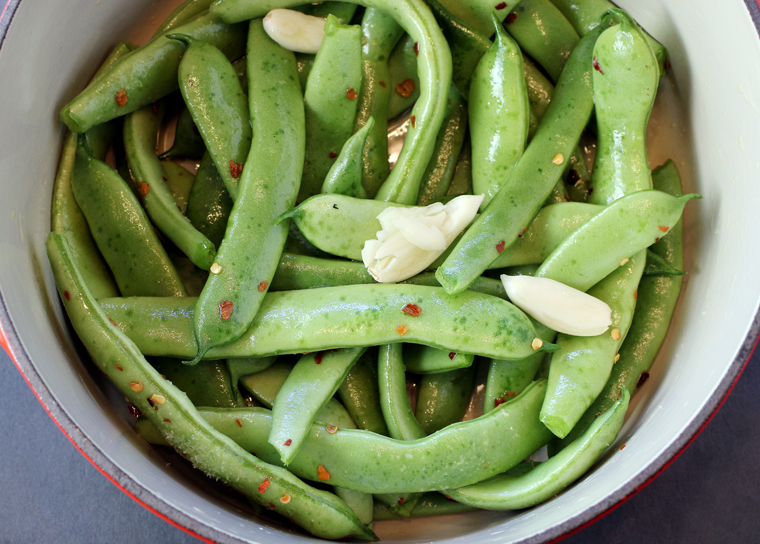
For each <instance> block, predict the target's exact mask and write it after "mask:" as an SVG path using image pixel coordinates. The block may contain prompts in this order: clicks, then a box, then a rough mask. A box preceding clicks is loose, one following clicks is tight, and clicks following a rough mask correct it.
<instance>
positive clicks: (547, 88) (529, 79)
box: [523, 54, 554, 119]
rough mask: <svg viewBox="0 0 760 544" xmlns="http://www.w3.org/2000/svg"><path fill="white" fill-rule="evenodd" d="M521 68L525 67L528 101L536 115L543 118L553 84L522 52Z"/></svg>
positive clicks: (552, 93) (550, 97)
mask: <svg viewBox="0 0 760 544" xmlns="http://www.w3.org/2000/svg"><path fill="white" fill-rule="evenodd" d="M523 68H524V69H525V85H526V89H527V92H528V102H529V103H530V107H531V109H532V110H533V113H535V114H536V117H538V118H539V119H543V117H544V114H545V113H546V109H547V108H548V107H549V103H550V102H551V101H552V96H553V95H554V85H552V83H551V82H550V81H549V80H548V79H546V76H545V75H544V74H542V73H541V70H539V69H538V68H536V66H535V64H533V61H531V60H530V59H529V58H528V57H526V56H525V54H523Z"/></svg>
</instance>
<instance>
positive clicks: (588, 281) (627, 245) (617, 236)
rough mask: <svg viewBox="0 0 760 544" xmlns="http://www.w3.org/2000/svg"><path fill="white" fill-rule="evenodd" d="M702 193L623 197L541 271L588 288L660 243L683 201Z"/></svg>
mask: <svg viewBox="0 0 760 544" xmlns="http://www.w3.org/2000/svg"><path fill="white" fill-rule="evenodd" d="M698 196H699V195H694V194H690V195H684V196H682V197H678V198H676V197H672V196H670V195H669V194H667V193H663V192H661V191H651V190H650V191H637V192H633V193H631V194H628V195H627V196H624V197H622V198H620V199H618V200H616V201H615V202H613V203H612V204H610V205H609V206H607V207H606V208H605V209H604V210H602V211H601V212H599V213H598V214H596V215H595V216H594V217H592V218H591V219H589V220H588V221H587V222H586V223H584V224H583V225H581V226H580V227H579V228H578V229H577V230H576V231H575V232H573V233H572V234H571V235H570V236H568V237H567V238H566V239H565V240H564V241H563V242H562V243H561V244H560V245H559V246H557V248H556V249H555V250H554V251H553V252H552V254H551V255H549V257H547V259H546V260H545V261H544V263H543V264H542V265H541V267H540V268H539V269H538V272H537V273H536V275H537V276H538V277H542V278H551V279H553V280H556V281H559V282H561V283H564V284H565V285H569V286H570V287H573V288H575V289H579V290H581V291H586V290H588V289H589V288H590V287H591V286H592V285H595V284H596V283H598V282H599V281H600V280H601V279H602V278H604V277H606V276H607V275H608V274H609V273H610V272H612V271H613V270H615V269H616V268H618V267H620V266H621V265H623V264H625V262H626V259H628V257H630V256H631V255H633V254H635V253H638V252H639V251H641V250H643V249H646V248H647V247H649V246H650V245H652V244H654V243H655V242H657V241H658V240H659V239H660V237H662V236H665V235H666V233H667V232H668V231H669V230H670V229H671V228H672V227H673V225H675V224H676V223H677V222H678V220H679V218H680V217H681V214H682V213H683V209H684V206H685V205H686V203H687V202H688V201H689V200H691V199H692V198H696V197H698Z"/></svg>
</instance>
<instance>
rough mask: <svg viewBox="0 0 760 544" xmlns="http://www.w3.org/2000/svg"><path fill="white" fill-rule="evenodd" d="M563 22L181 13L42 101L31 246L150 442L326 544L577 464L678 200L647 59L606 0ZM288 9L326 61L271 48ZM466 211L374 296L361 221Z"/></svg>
mask: <svg viewBox="0 0 760 544" xmlns="http://www.w3.org/2000/svg"><path fill="white" fill-rule="evenodd" d="M570 4H571V3H570V2H566V1H564V0H521V1H518V0H509V1H506V2H501V3H499V4H497V5H494V4H493V2H490V1H489V2H486V1H485V0H346V2H324V3H320V4H318V5H310V4H306V3H305V2H304V0H216V1H211V0H186V1H185V2H184V3H182V4H181V5H180V6H179V7H178V8H177V9H176V10H175V11H174V12H172V14H171V15H170V16H169V18H167V19H166V21H164V22H163V23H162V24H161V26H160V27H159V28H158V29H157V30H156V32H155V34H154V35H153V37H152V38H151V39H150V40H149V41H148V42H147V43H145V44H144V45H142V46H140V47H138V46H135V45H132V44H127V43H121V44H119V45H117V46H116V48H115V49H114V50H113V52H112V53H111V54H110V55H109V56H108V58H107V59H106V60H105V62H104V63H103V66H102V67H101V68H100V70H98V72H97V73H96V75H95V76H94V78H93V80H92V82H91V83H90V84H89V85H88V86H87V87H86V88H85V89H84V90H83V91H82V92H81V93H80V94H79V95H77V96H76V97H75V98H74V99H73V100H72V101H71V102H70V103H69V104H67V105H66V106H65V107H64V108H63V109H62V111H61V120H62V121H63V122H64V123H65V124H66V125H67V127H68V128H69V129H70V132H69V133H67V135H66V137H65V142H64V147H63V153H62V156H61V160H60V166H59V171H58V175H57V177H56V180H55V188H54V197H53V209H52V232H51V234H50V235H49V237H48V241H47V250H48V256H49V260H50V263H51V267H52V270H53V274H54V276H55V279H56V283H57V286H58V291H59V294H60V297H61V300H62V303H63V306H64V308H65V309H66V311H67V313H68V315H69V319H70V320H71V323H72V326H73V328H74V330H75V331H76V332H77V334H78V335H79V336H80V338H81V340H82V342H83V344H84V346H85V348H86V349H87V351H88V353H89V354H90V356H91V358H92V360H93V361H94V363H95V364H96V366H97V367H98V368H99V369H100V370H102V371H103V373H105V374H106V375H107V376H108V377H109V378H110V379H111V380H112V381H113V382H114V384H115V385H116V387H117V388H118V389H119V391H120V392H122V393H123V394H124V395H125V396H126V398H127V400H128V401H129V402H130V403H131V407H130V408H131V411H132V412H133V413H137V414H138V415H139V414H141V415H140V417H139V418H138V419H137V420H136V423H135V428H136V430H137V432H138V433H139V434H140V436H142V437H143V438H144V439H145V440H147V441H148V442H150V443H152V444H155V445H157V446H172V447H174V448H176V449H177V450H179V451H180V452H181V453H182V454H183V456H185V457H186V458H187V459H188V460H189V461H190V462H191V463H192V464H193V466H195V467H196V468H198V469H200V470H202V471H204V472H205V473H206V474H208V475H211V476H212V477H214V478H217V479H220V480H222V481H223V482H225V483H226V484H228V485H230V486H231V487H233V488H234V489H236V490H237V491H239V492H240V493H242V494H243V495H245V497H246V498H247V499H248V500H249V502H250V503H251V504H253V505H258V506H261V507H263V509H261V508H258V506H257V508H258V509H257V510H256V512H257V513H258V514H261V513H262V512H263V510H269V511H272V512H274V513H276V514H280V515H282V516H285V517H286V518H287V519H290V520H292V521H294V522H295V523H296V524H298V525H299V526H300V527H302V528H303V529H304V530H306V531H308V532H309V533H311V534H313V535H315V536H317V537H321V538H325V539H335V540H338V539H349V538H358V539H363V540H374V539H376V536H375V534H374V533H373V531H372V528H371V526H372V525H371V524H372V522H373V520H382V519H391V518H398V517H415V516H426V515H434V514H442V513H454V512H463V511H466V510H471V509H473V508H485V509H495V510H512V509H521V508H527V507H530V506H533V505H535V504H538V503H541V502H543V501H546V500H548V499H550V498H551V497H553V496H555V495H556V494H558V493H561V492H562V491H563V490H564V489H565V488H566V487H567V486H569V485H571V484H572V483H573V482H574V481H575V480H576V479H577V478H579V477H581V476H582V474H583V473H584V472H585V471H587V470H588V469H589V468H591V467H592V466H593V465H594V464H595V463H596V462H597V460H598V459H599V458H600V456H601V455H602V454H603V453H604V452H605V450H607V448H608V447H609V446H610V445H611V444H612V443H613V442H614V441H615V440H616V438H617V435H618V432H619V431H620V428H621V427H622V425H623V421H624V417H625V415H626V410H627V408H628V403H629V400H630V395H631V394H632V393H635V391H636V389H638V388H639V387H640V386H641V385H642V384H643V380H642V378H643V379H644V380H645V376H648V374H647V371H648V369H649V367H650V366H651V364H652V362H653V361H654V359H655V356H656V355H657V351H658V349H659V347H660V345H661V343H662V342H663V340H664V337H665V333H666V332H667V329H668V326H669V322H670V317H671V316H672V314H673V312H674V308H675V304H676V301H677V298H678V294H679V291H680V287H681V276H682V275H683V274H684V272H683V271H682V269H683V241H682V224H681V219H680V218H681V215H682V213H683V210H684V207H685V205H686V203H687V202H688V201H689V200H691V199H692V198H695V197H696V196H698V195H693V194H686V195H684V194H683V191H682V187H681V182H680V178H679V175H678V172H677V170H676V168H675V165H674V164H673V163H672V162H669V163H667V164H666V165H664V166H662V167H660V168H658V169H656V170H655V171H654V172H653V173H652V172H650V170H649V165H648V161H647V150H646V142H645V133H646V124H647V121H648V119H649V115H650V112H651V110H652V105H653V102H654V99H655V93H656V90H657V82H658V79H659V77H661V76H662V75H663V71H664V66H665V65H666V58H667V51H666V50H665V49H664V47H663V46H662V45H660V44H659V43H657V42H656V41H655V40H654V39H653V38H651V37H650V36H649V35H647V34H646V33H644V31H643V30H641V29H640V28H639V27H638V25H637V24H636V23H635V22H634V21H633V19H631V17H630V16H629V15H628V14H627V13H625V12H624V11H622V10H619V9H616V8H614V6H612V4H609V2H607V0H574V1H573V2H572V6H571V5H570ZM576 4H577V6H576ZM283 8H296V9H298V10H299V11H302V12H303V13H305V14H307V15H310V16H314V17H321V18H324V19H325V20H326V21H325V25H324V38H323V40H322V45H321V47H320V48H319V51H318V52H317V53H316V55H312V54H306V53H296V52H294V51H291V50H288V49H286V48H285V47H283V46H282V45H281V44H279V43H278V42H277V41H275V39H273V38H272V37H270V35H269V34H268V32H269V31H268V30H265V28H266V27H265V23H264V21H263V20H262V18H263V17H264V16H266V15H267V13H268V12H269V11H270V10H273V9H283ZM547 28H548V29H551V32H548V33H547V32H546V29H547ZM489 36H491V38H489ZM613 44H617V45H613ZM621 44H622V45H621ZM550 81H551V82H555V83H556V87H554V86H553V85H552V83H551V82H550ZM176 91H179V92H176ZM405 110H408V111H406V112H405ZM400 114H403V116H404V119H405V122H406V125H404V126H405V130H406V139H405V143H404V146H403V149H402V151H401V153H400V155H399V156H398V160H397V162H396V164H395V166H394V167H393V168H392V169H391V167H390V164H389V162H388V138H387V134H388V127H389V120H390V119H392V118H393V117H395V116H397V115H400ZM589 120H592V122H595V123H596V127H595V128H596V130H592V131H589V135H587V138H593V137H597V138H598V152H597V154H596V158H595V162H594V165H593V166H594V167H593V169H591V174H589V171H588V168H587V167H588V166H589V165H588V164H587V163H586V157H585V156H584V154H583V153H582V152H581V151H580V147H579V140H580V137H581V134H582V133H583V132H584V131H585V130H586V128H587V125H588V123H589ZM394 123H395V124H398V123H397V122H394ZM172 130H174V133H175V136H174V141H173V144H172V145H171V146H170V148H169V149H163V148H159V146H157V144H156V142H157V141H163V140H164V139H163V138H161V137H160V136H162V134H163V133H164V132H165V131H170V132H171V131H172ZM592 134H593V136H592ZM114 167H115V168H114ZM567 178H580V182H579V184H578V185H577V186H571V187H566V186H565V181H564V180H565V179H567ZM653 180H654V183H653ZM573 183H574V182H573ZM472 194H475V195H480V194H483V195H485V199H484V201H483V203H482V206H481V209H480V214H479V215H477V216H476V217H475V218H474V219H473V221H472V223H471V224H470V226H469V227H467V228H466V229H465V231H464V232H462V233H461V234H460V235H459V236H458V237H457V238H456V239H455V240H454V242H453V243H452V244H450V246H449V247H448V248H446V249H445V251H443V252H442V253H441V255H440V256H439V257H438V258H437V260H435V261H434V262H433V263H432V264H431V265H430V266H429V269H428V270H427V271H423V272H421V273H419V274H416V275H414V276H412V277H409V278H407V279H405V280H404V281H400V282H399V283H398V284H393V285H387V284H381V283H377V282H376V281H375V279H374V278H373V275H372V274H370V272H369V271H368V269H367V267H365V265H364V263H363V262H362V249H363V247H364V243H365V242H366V241H368V240H372V239H374V238H375V237H376V234H377V233H378V231H380V230H381V226H380V222H379V220H378V219H377V217H378V215H379V214H380V213H381V212H383V211H384V210H388V209H389V208H395V209H396V210H401V212H402V213H403V211H404V210H408V209H410V208H412V207H414V206H427V205H431V204H435V205H436V206H438V205H440V204H439V203H441V204H446V203H447V202H449V201H450V200H451V199H452V198H454V197H455V196H457V195H472ZM573 198H575V199H576V200H577V201H572V199H573ZM587 201H588V202H587ZM394 213H395V212H394ZM660 238H662V240H661V239H660ZM503 273H506V274H512V275H514V274H529V275H535V276H538V277H541V278H549V279H552V280H555V281H559V282H561V283H563V284H565V285H567V286H572V287H574V288H576V289H579V290H581V291H587V292H588V293H589V294H591V295H593V296H596V297H597V298H599V299H600V300H602V301H604V302H606V303H607V304H608V305H609V306H610V308H611V310H612V320H613V324H612V327H611V328H610V330H608V331H607V332H605V333H603V334H601V335H599V336H595V337H573V336H569V335H566V334H559V335H558V334H557V333H556V332H555V331H553V330H551V329H550V328H548V327H547V326H546V325H544V324H542V323H540V322H538V321H536V320H535V319H533V318H532V317H529V316H528V315H526V314H525V313H523V311H522V310H520V309H519V308H518V307H517V306H515V305H513V304H512V303H511V302H510V301H509V300H508V297H507V295H506V293H505V289H504V285H503V284H502V283H501V281H499V280H498V279H497V278H498V275H499V274H503ZM642 277H643V279H642ZM618 360H619V363H618ZM478 390H479V391H484V395H485V398H483V393H481V394H477V393H476V391H478ZM481 414H482V415H481ZM477 416H479V417H477ZM543 447H547V450H548V452H549V455H550V458H549V460H548V461H545V462H543V463H536V462H533V461H530V462H524V461H525V459H526V458H528V457H531V456H533V455H534V454H536V453H537V452H538V450H540V449H542V448H543ZM613 455H614V453H613ZM312 482H316V483H317V484H318V486H317V487H314V486H312V485H311V483H312ZM261 515H263V514H261ZM463 515H466V514H463Z"/></svg>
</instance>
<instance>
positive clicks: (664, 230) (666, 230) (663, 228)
mask: <svg viewBox="0 0 760 544" xmlns="http://www.w3.org/2000/svg"><path fill="white" fill-rule="evenodd" d="M657 230H661V231H662V232H668V227H657Z"/></svg>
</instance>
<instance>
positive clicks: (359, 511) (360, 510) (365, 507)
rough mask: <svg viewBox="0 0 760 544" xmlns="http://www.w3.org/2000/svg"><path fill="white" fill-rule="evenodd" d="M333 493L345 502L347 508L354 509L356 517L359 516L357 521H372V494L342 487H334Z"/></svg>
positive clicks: (364, 522)
mask: <svg viewBox="0 0 760 544" xmlns="http://www.w3.org/2000/svg"><path fill="white" fill-rule="evenodd" d="M335 494H336V495H337V496H338V497H340V498H341V499H343V500H344V501H345V502H346V504H347V505H348V506H349V508H351V510H353V511H354V514H356V517H357V518H359V521H361V522H362V523H363V524H365V525H369V524H370V523H372V515H373V513H374V503H373V501H372V495H370V494H369V493H361V492H359V491H351V490H350V489H345V488H343V487H335Z"/></svg>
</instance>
